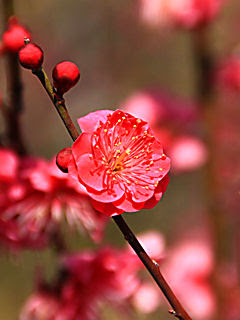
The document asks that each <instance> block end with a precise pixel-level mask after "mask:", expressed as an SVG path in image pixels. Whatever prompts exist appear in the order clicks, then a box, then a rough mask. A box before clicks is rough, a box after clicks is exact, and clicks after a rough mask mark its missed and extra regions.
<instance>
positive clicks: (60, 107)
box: [32, 68, 79, 140]
mask: <svg viewBox="0 0 240 320" xmlns="http://www.w3.org/2000/svg"><path fill="white" fill-rule="evenodd" d="M32 72H33V74H34V75H36V76H37V77H38V79H39V80H40V81H41V83H42V85H43V87H44V89H45V90H46V92H47V94H48V96H49V97H50V99H51V101H52V103H53V104H54V106H55V108H56V110H57V112H58V114H59V115H60V117H61V119H62V121H63V123H64V124H65V127H66V128H67V130H68V133H69V134H70V136H71V137H72V139H73V140H76V139H77V137H78V136H79V133H78V131H77V129H76V127H75V126H74V124H73V122H72V119H71V118H70V116H69V113H68V111H67V108H66V105H65V101H64V99H63V98H61V99H59V98H58V97H57V95H56V92H55V89H54V87H53V85H52V84H51V81H50V80H49V78H48V76H47V74H46V72H45V71H44V69H42V68H41V69H38V70H34V71H32Z"/></svg>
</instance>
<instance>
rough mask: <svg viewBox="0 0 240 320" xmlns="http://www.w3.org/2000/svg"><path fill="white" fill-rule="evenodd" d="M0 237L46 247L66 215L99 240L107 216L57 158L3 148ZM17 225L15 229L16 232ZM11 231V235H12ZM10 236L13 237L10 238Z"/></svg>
mask: <svg viewBox="0 0 240 320" xmlns="http://www.w3.org/2000/svg"><path fill="white" fill-rule="evenodd" d="M0 161H1V164H2V166H1V169H0V190H4V193H3V192H2V193H1V197H0V226H1V225H2V226H3V225H5V226H6V227H7V226H9V228H10V230H11V232H10V231H9V230H8V228H1V227H0V233H1V234H0V238H1V239H3V238H4V237H6V241H9V240H11V241H10V242H12V243H13V244H14V245H15V246H17V244H18V245H19V246H20V247H21V246H28V245H29V246H30V247H41V246H45V245H46V243H47V242H48V241H49V240H50V238H51V237H52V236H53V235H54V234H55V232H56V231H57V229H58V228H59V223H60V222H61V221H62V220H63V218H64V217H65V218H66V220H67V222H68V224H69V225H70V226H71V227H77V228H78V229H80V230H83V229H84V230H86V231H87V232H88V233H89V235H90V236H91V237H92V239H93V240H94V241H99V240H100V239H101V236H102V232H103V229H104V227H105V224H106V222H107V219H106V218H105V217H104V216H102V215H101V214H99V213H98V212H97V211H96V210H95V209H94V208H93V207H92V205H91V202H90V199H89V197H88V196H87V195H86V193H85V191H84V188H83V187H82V188H81V186H80V185H76V184H75V183H74V182H73V181H72V180H70V179H69V178H68V176H67V175H65V174H63V173H62V172H61V171H60V170H59V169H58V168H57V166H56V164H55V163H54V161H52V162H47V161H45V160H43V159H33V158H19V157H18V156H17V155H16V154H14V152H12V151H10V150H4V149H1V150H0ZM14 226H15V231H14ZM10 234H11V237H10ZM9 237H10V238H9Z"/></svg>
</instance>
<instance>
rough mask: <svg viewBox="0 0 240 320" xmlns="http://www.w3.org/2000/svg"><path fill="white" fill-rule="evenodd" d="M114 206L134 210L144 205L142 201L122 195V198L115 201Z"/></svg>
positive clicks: (128, 210) (129, 210) (124, 209)
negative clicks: (137, 201) (135, 200)
mask: <svg viewBox="0 0 240 320" xmlns="http://www.w3.org/2000/svg"><path fill="white" fill-rule="evenodd" d="M113 204H114V206H116V207H117V208H118V209H120V210H123V211H125V212H136V211H139V210H141V209H142V208H143V207H144V202H139V203H136V202H134V201H133V200H132V199H131V198H130V197H123V198H122V199H120V200H118V201H115V202H114V203H113Z"/></svg>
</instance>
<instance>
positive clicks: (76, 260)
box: [20, 247, 139, 320]
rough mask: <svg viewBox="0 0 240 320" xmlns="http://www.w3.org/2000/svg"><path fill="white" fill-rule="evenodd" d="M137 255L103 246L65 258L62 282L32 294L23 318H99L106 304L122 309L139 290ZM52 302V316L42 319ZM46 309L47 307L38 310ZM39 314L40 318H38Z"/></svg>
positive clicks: (63, 259) (84, 319) (55, 319)
mask: <svg viewBox="0 0 240 320" xmlns="http://www.w3.org/2000/svg"><path fill="white" fill-rule="evenodd" d="M136 260H137V259H136V257H135V256H134V255H132V253H130V252H129V251H127V250H118V249H114V248H111V247H103V248H101V249H98V250H97V251H83V252H79V253H75V254H71V255H66V256H64V257H62V261H61V267H62V268H61V270H62V273H60V274H59V279H58V282H57V283H56V282H55V283H53V285H52V286H49V285H48V286H45V288H44V290H45V292H46V293H45V294H43V292H44V291H42V290H40V291H39V292H37V293H35V294H34V295H33V296H31V297H30V298H29V299H28V300H27V302H26V304H25V306H24V307H23V310H22V312H21V317H20V320H32V319H33V318H32V317H31V316H33V315H35V318H34V319H36V320H40V319H41V320H42V319H44V320H45V319H46V320H97V319H100V318H101V316H100V310H101V308H102V307H103V306H104V305H106V304H108V303H109V304H110V305H111V307H116V308H118V307H119V308H121V306H122V305H125V303H126V301H127V299H128V298H129V297H130V296H131V294H132V293H133V292H134V291H135V290H136V288H137V286H138V283H139V280H138V278H137V277H136V270H138V265H137V264H136ZM48 297H49V301H50V306H49V307H50V308H52V309H53V311H54V312H53V314H52V310H50V312H49V315H51V316H52V317H49V318H48V317H46V318H41V317H40V315H42V314H44V313H43V312H44V311H45V310H47V308H48V305H46V301H47V298H48ZM38 308H42V309H43V310H38ZM37 316H38V317H37Z"/></svg>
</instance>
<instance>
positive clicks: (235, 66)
mask: <svg viewBox="0 0 240 320" xmlns="http://www.w3.org/2000/svg"><path fill="white" fill-rule="evenodd" d="M216 77H217V81H218V83H219V84H220V85H221V86H222V87H223V88H225V89H228V90H232V91H236V92H239V91H240V56H238V55H235V56H229V57H227V58H225V59H224V60H223V61H222V62H221V63H220V64H219V66H218V70H217V75H216Z"/></svg>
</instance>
